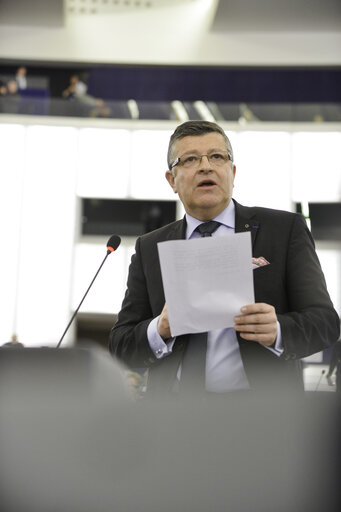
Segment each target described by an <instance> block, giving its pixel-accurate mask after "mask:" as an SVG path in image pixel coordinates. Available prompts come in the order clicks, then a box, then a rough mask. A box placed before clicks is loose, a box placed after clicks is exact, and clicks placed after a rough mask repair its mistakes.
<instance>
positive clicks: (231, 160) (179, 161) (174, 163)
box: [169, 151, 233, 171]
mask: <svg viewBox="0 0 341 512" xmlns="http://www.w3.org/2000/svg"><path fill="white" fill-rule="evenodd" d="M215 153H219V152H218V151H213V152H212V155H211V156H213V155H214V154H215ZM220 153H227V159H228V160H230V162H233V158H232V154H231V153H230V151H221V152H220ZM185 154H186V153H185ZM183 156H184V155H181V156H178V158H177V159H176V160H174V162H173V163H172V164H171V165H170V167H169V170H170V171H172V170H173V169H174V167H176V166H177V165H179V164H180V163H181V158H182V157H183ZM193 156H194V155H193ZM195 156H198V157H200V162H199V165H200V164H201V161H202V157H203V156H206V157H207V158H208V160H209V161H210V156H209V154H208V153H204V154H203V155H195Z"/></svg>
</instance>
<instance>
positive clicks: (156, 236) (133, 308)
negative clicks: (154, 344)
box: [109, 201, 340, 391]
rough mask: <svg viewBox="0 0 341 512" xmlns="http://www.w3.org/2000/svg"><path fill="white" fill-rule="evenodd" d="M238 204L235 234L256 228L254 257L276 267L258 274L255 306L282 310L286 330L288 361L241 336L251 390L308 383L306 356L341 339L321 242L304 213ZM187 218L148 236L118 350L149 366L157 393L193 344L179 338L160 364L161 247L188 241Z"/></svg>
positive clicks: (114, 334) (121, 318) (139, 245)
mask: <svg viewBox="0 0 341 512" xmlns="http://www.w3.org/2000/svg"><path fill="white" fill-rule="evenodd" d="M234 202H235V216H236V218H235V232H236V233H238V232H242V231H251V236H252V255H253V257H260V256H263V257H264V258H266V259H267V260H268V261H269V262H270V265H267V266H264V267H260V268H257V269H256V270H254V272H253V276H254V289H255V301H256V302H265V303H267V304H271V305H273V306H274V307H275V309H276V313H277V316H278V320H279V322H280V325H281V332H282V340H283V346H284V353H283V354H282V356H281V357H278V356H276V355H274V354H273V353H272V352H271V351H269V350H268V349H266V348H264V347H262V346H261V345H260V344H258V343H256V342H252V341H248V342H247V341H244V340H242V339H241V338H238V340H239V344H240V351H241V356H242V359H243V363H244V367H245V370H246V374H247V376H248V379H249V382H250V385H251V388H254V389H257V388H264V386H272V387H273V386H275V385H276V384H278V385H279V386H280V387H282V386H283V385H284V386H285V385H289V383H294V382H295V383H296V384H297V383H298V382H299V381H300V383H301V385H302V379H301V376H300V373H299V372H298V367H299V366H300V365H299V359H300V358H303V357H306V356H309V355H311V354H313V353H315V352H319V351H321V350H322V349H324V348H326V347H328V346H329V345H331V344H332V343H334V342H335V341H336V340H337V339H338V336H339V326H340V324H339V318H338V315H337V313H336V311H335V310H334V309H333V305H332V303H331V300H330V298H329V295H328V292H327V289H326V284H325V280H324V276H323V273H322V271H321V267H320V264H319V261H318V258H317V255H316V253H315V248H314V242H313V240H312V237H311V234H310V231H309V230H308V228H307V225H306V222H305V220H304V218H303V217H302V216H301V215H299V214H294V213H289V212H283V211H278V210H270V209H265V208H258V207H252V208H249V207H244V206H242V205H240V204H238V203H237V202H236V201H234ZM185 230H186V221H185V219H183V220H180V221H176V222H174V223H172V224H169V225H167V226H165V227H162V228H160V229H157V230H156V231H153V232H151V233H148V234H146V235H143V236H141V237H140V238H138V239H137V242H136V253H135V254H134V256H133V257H132V261H131V265H130V268H129V276H128V284H127V291H126V295H125V298H124V300H123V304H122V309H121V311H120V313H119V315H118V319H117V323H116V325H115V326H114V327H113V329H112V331H111V334H110V343H109V347H110V351H111V352H112V353H113V354H115V355H116V357H117V358H118V359H120V360H121V361H123V362H124V363H125V364H127V365H128V366H130V367H135V368H137V367H148V368H149V381H148V387H149V389H150V390H151V391H161V390H162V391H165V390H170V389H171V387H172V385H173V383H174V379H175V376H176V372H177V368H178V365H179V363H180V361H181V359H182V357H183V354H184V351H185V349H186V345H187V336H179V337H178V338H177V340H176V342H175V344H174V347H173V353H172V354H171V355H169V356H167V357H165V358H163V359H162V360H158V359H157V358H156V357H155V356H154V354H153V352H152V350H151V349H150V347H149V344H148V340H147V328H148V325H149V323H150V321H151V320H152V319H153V318H155V317H156V316H158V315H159V314H160V313H161V311H162V308H163V306H164V304H165V297H164V292H163V286H162V278H161V270H160V264H159V257H158V250H157V243H158V242H160V241H165V240H176V239H182V238H185Z"/></svg>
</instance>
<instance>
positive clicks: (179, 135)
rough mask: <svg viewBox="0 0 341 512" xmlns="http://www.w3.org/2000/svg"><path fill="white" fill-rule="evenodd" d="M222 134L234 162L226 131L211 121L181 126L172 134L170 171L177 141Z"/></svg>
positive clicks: (169, 156) (169, 158) (169, 150)
mask: <svg viewBox="0 0 341 512" xmlns="http://www.w3.org/2000/svg"><path fill="white" fill-rule="evenodd" d="M212 132H216V133H220V135H222V137H223V138H224V140H225V142H226V147H227V150H228V151H229V152H230V153H231V157H232V161H233V150H232V146H231V142H230V141H229V138H228V137H227V135H226V133H225V132H224V130H223V129H222V128H221V127H220V126H219V125H218V124H216V123H212V122H211V121H186V122H185V123H182V124H180V125H179V126H178V127H177V128H176V129H175V131H174V133H173V134H172V136H171V138H170V140H169V146H168V154H167V163H168V169H170V168H171V165H172V163H173V146H174V144H175V142H176V141H177V140H180V139H183V138H184V137H188V136H193V135H194V136H199V135H205V134H206V133H212Z"/></svg>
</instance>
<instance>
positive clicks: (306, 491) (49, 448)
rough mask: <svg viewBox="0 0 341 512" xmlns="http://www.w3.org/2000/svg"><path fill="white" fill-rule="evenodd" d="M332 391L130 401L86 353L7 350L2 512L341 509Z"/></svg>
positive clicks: (0, 413) (2, 363)
mask: <svg viewBox="0 0 341 512" xmlns="http://www.w3.org/2000/svg"><path fill="white" fill-rule="evenodd" d="M337 409H338V406H337V403H336V401H335V395H334V394H331V393H324V394H323V393H322V394H309V395H305V397H301V398H300V399H297V400H295V399H294V398H293V397H287V396H286V397H285V396H282V397H278V396H277V397H276V396H273V397H271V396H270V395H268V396H267V397H257V396H255V395H249V394H247V393H246V394H242V395H233V394H231V395H229V396H225V397H222V398H221V399H217V400H213V401H205V402H202V401H196V400H194V399H193V400H189V401H186V402H182V401H179V400H178V399H176V398H175V399H172V400H167V401H166V402H153V403H150V402H149V401H148V400H147V399H146V398H144V399H142V400H141V401H139V402H133V401H132V400H131V399H130V398H129V395H128V394H127V392H126V389H125V384H124V379H123V375H122V369H121V367H119V366H118V365H117V364H116V363H115V362H114V361H113V360H112V359H111V358H110V357H109V356H108V355H107V354H106V353H103V352H98V351H97V350H85V349H79V350H77V349H60V350H58V351H56V350H55V349H21V350H13V349H1V350H0V467H1V479H0V493H1V499H0V503H1V510H2V511H4V512H113V511H114V512H175V511H177V512H207V511H209V510H212V511H214V512H220V511H221V512H226V511H228V512H251V511H252V512H274V511H275V512H291V511H292V512H321V511H328V512H339V510H340V508H339V504H340V503H339V502H338V496H337V492H338V488H339V482H338V479H339V474H340V473H339V472H338V471H339V466H338V462H339V461H338V456H339V447H340V434H339V432H340V429H339V426H340V425H339V422H338V420H339V418H338V415H337V413H338V410H337Z"/></svg>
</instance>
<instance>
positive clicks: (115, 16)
mask: <svg viewBox="0 0 341 512" xmlns="http://www.w3.org/2000/svg"><path fill="white" fill-rule="evenodd" d="M340 48H341V4H340V2H338V1H336V0H335V1H334V0H324V1H323V2H322V1H319V0H315V1H313V2H312V1H308V0H299V1H298V0H296V1H295V2H294V1H293V0H287V1H286V2H282V1H281V0H275V1H271V2H270V1H266V0H258V1H252V0H240V1H238V2H236V1H228V0H220V1H219V0H212V1H211V0H187V1H186V0H183V1H177V0H173V1H170V0H169V1H168V0H149V1H148V0H136V1H133V0H130V1H129V0H126V1H123V0H114V1H112V0H65V1H63V0H55V1H54V0H35V1H34V0H28V1H24V0H3V1H1V2H0V80H1V79H2V81H3V84H4V85H6V84H7V83H8V82H9V81H10V80H11V79H15V74H16V70H17V68H18V67H19V66H25V67H26V69H27V87H26V89H24V90H21V91H19V92H17V93H16V94H14V95H13V96H11V97H9V96H8V95H7V96H4V98H0V155H1V157H0V162H1V163H0V166H1V167H0V176H1V189H0V194H1V201H0V222H1V233H2V251H1V255H0V258H1V259H0V262H1V263H0V272H1V283H2V284H1V288H0V307H1V311H3V312H4V314H3V315H2V321H1V325H0V341H1V343H5V342H7V341H9V339H10V338H11V336H13V335H14V334H15V335H17V336H18V339H19V341H21V342H22V343H23V344H24V345H25V346H41V345H51V346H53V345H55V344H57V342H58V339H59V337H60V336H61V334H62V332H63V330H64V327H65V325H66V324H67V322H68V320H69V318H70V316H71V314H72V311H73V310H74V309H75V307H76V306H77V304H78V302H79V301H80V299H81V296H82V295H83V293H84V292H85V289H86V287H87V285H88V283H89V282H90V280H91V279H92V277H93V275H94V273H95V271H96V270H97V268H98V266H99V264H100V262H101V260H102V258H103V257H104V254H105V243H106V241H107V239H108V237H109V236H110V234H111V233H114V232H115V233H117V234H119V235H121V236H122V245H121V247H120V248H119V250H118V251H117V253H115V254H114V255H112V256H111V257H110V259H109V260H108V261H107V263H106V266H105V267H104V268H103V270H102V273H101V274H100V275H99V277H98V279H97V281H96V283H95V285H94V287H93V289H92V291H91V294H90V295H89V297H88V298H87V299H86V301H85V303H84V305H83V306H82V309H81V312H80V314H79V317H78V321H77V322H76V323H75V325H74V326H73V328H72V329H71V331H70V333H69V335H68V338H67V339H66V340H65V344H69V345H72V344H75V343H79V342H81V340H83V339H85V338H91V339H94V340H95V341H97V342H98V343H100V344H105V343H106V339H107V335H108V330H109V329H110V326H111V325H112V324H113V322H114V319H115V314H116V313H117V312H118V310H119V308H120V304H121V301H122V298H123V294H124V289H125V282H126V277H127V271H128V265H129V261H130V258H131V255H132V253H133V250H134V244H135V240H136V237H137V236H138V235H139V234H141V233H143V232H145V231H146V230H148V229H150V228H152V227H153V226H155V225H158V223H160V222H165V221H170V220H172V219H173V218H174V219H175V218H180V217H181V216H182V215H183V211H182V208H181V205H180V204H179V203H178V202H177V201H176V197H175V196H174V194H173V193H172V191H171V189H170V188H169V186H168V184H167V183H166V180H165V179H164V172H165V170H166V158H165V156H166V149H167V144H168V140H169V136H170V134H171V132H172V131H173V130H174V128H175V127H176V126H177V124H179V123H180V122H182V121H184V120H186V119H193V118H194V119H197V118H199V119H200V118H201V119H208V120H216V121H217V122H219V123H220V124H221V125H222V126H223V127H224V129H225V130H226V132H227V133H228V135H229V137H230V138H231V142H232V145H233V147H234V151H235V160H236V165H237V177H236V186H235V194H234V197H235V198H236V199H237V200H238V201H240V202H242V203H244V204H246V205H260V206H266V207H273V208H280V209H285V210H290V211H301V212H302V213H303V214H304V215H305V216H306V217H307V220H308V222H309V223H310V225H311V228H312V231H313V235H314V236H315V239H316V244H317V249H318V254H319V257H320V259H321V264H322V266H323V269H324V272H325V275H326V279H327V284H328V288H329V292H330V294H331V296H332V299H333V301H334V304H335V307H336V309H337V310H338V312H339V313H340V312H341V285H340V283H341V242H340V240H341V209H340V206H341V164H340V156H339V155H340V147H341V68H340V65H341V51H340ZM73 73H77V74H78V75H79V76H80V77H81V79H82V80H83V81H84V83H85V84H86V86H87V94H88V95H89V96H90V97H91V101H93V103H92V104H91V108H90V107H89V105H88V104H86V105H84V103H83V104H80V103H77V102H71V101H67V100H66V99H65V98H63V97H62V91H63V90H64V89H65V88H67V86H68V82H69V77H70V76H71V75H72V74H73ZM1 101H2V103H1ZM103 105H104V107H103ZM76 107H77V108H76ZM103 108H104V109H103ZM322 358H323V355H319V356H318V357H317V359H315V360H316V361H322Z"/></svg>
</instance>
